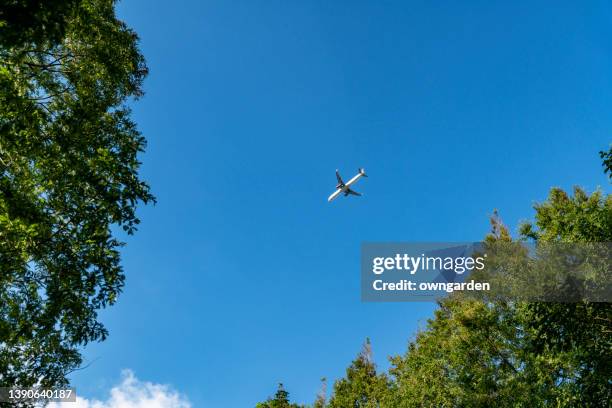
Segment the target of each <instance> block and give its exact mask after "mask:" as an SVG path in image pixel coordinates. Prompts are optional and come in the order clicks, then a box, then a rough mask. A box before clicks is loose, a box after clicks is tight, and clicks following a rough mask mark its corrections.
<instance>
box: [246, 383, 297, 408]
mask: <svg viewBox="0 0 612 408" xmlns="http://www.w3.org/2000/svg"><path fill="white" fill-rule="evenodd" d="M256 408H302V407H301V406H300V405H298V404H292V403H291V402H289V392H287V391H286V390H285V388H284V387H283V384H278V389H277V390H276V394H274V398H268V399H267V400H266V401H265V402H260V403H258V404H257V405H256Z"/></svg>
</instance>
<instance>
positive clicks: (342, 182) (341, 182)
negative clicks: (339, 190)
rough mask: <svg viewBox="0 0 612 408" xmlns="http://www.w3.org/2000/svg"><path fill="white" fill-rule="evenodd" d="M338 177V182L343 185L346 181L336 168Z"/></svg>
mask: <svg viewBox="0 0 612 408" xmlns="http://www.w3.org/2000/svg"><path fill="white" fill-rule="evenodd" d="M336 178H337V179H338V184H339V185H341V186H343V185H344V181H342V177H340V172H339V171H338V170H336Z"/></svg>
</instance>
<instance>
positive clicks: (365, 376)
mask: <svg viewBox="0 0 612 408" xmlns="http://www.w3.org/2000/svg"><path fill="white" fill-rule="evenodd" d="M389 387H390V384H389V380H388V378H387V376H386V375H385V374H377V373H376V365H375V364H374V361H373V358H372V346H371V344H370V339H366V341H365V343H364V345H363V349H362V350H361V352H360V353H359V354H358V355H357V358H356V359H355V360H353V362H352V363H351V365H350V366H349V367H348V368H347V369H346V377H345V378H341V379H339V380H338V381H336V382H335V383H334V389H333V394H332V396H331V398H330V400H329V404H328V407H329V408H349V407H352V408H366V407H368V408H370V407H371V408H374V407H382V406H391V405H389V398H390V393H389Z"/></svg>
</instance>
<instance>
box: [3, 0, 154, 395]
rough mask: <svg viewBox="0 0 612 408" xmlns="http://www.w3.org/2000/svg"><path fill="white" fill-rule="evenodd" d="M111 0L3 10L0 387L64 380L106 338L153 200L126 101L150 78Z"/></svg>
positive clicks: (12, 4)
mask: <svg viewBox="0 0 612 408" xmlns="http://www.w3.org/2000/svg"><path fill="white" fill-rule="evenodd" d="M114 8H115V2H114V1H112V0H83V1H54V0H50V1H47V0H45V1H22V0H15V1H4V2H2V7H1V8H0V38H1V39H2V40H1V41H0V383H1V385H16V384H19V385H24V386H27V385H31V384H34V383H40V384H42V385H49V386H51V385H53V386H57V385H61V384H65V383H66V374H67V373H68V372H70V370H73V369H75V368H76V367H77V366H78V365H79V364H80V362H81V358H80V355H79V352H78V347H79V346H81V345H84V344H86V343H88V342H91V341H98V340H103V339H104V338H105V337H106V335H107V331H106V330H105V328H104V327H103V325H102V324H101V323H100V322H99V321H98V319H97V311H98V310H99V309H100V308H103V307H105V306H107V305H110V304H112V303H114V302H115V300H116V299H117V295H118V294H119V293H120V291H121V289H122V286H123V283H124V274H123V271H122V269H121V265H120V254H119V248H120V247H121V245H122V242H121V241H120V240H119V239H118V238H117V237H116V236H115V235H114V234H113V227H114V226H119V227H122V228H123V229H124V230H125V231H126V232H127V233H129V234H131V233H133V232H134V231H135V229H136V226H137V224H138V223H139V220H138V217H137V216H136V206H137V204H138V203H139V202H144V203H147V202H149V201H153V200H154V198H153V196H152V195H151V193H150V192H149V187H148V186H147V185H146V184H145V183H144V182H143V181H142V180H141V179H140V178H139V174H138V170H139V166H140V163H139V161H138V158H137V156H138V153H139V152H142V151H143V149H144V148H145V139H144V138H143V136H142V135H141V134H140V133H139V132H138V130H137V129H136V126H135V124H134V122H133V121H132V120H131V118H130V110H129V109H128V107H127V106H126V103H127V102H128V101H129V100H130V98H134V97H139V96H140V95H142V88H141V87H142V81H143V79H144V77H145V76H146V73H147V68H146V65H145V61H144V58H143V56H142V55H141V53H140V51H139V49H138V37H137V35H136V34H135V33H134V32H133V31H132V30H130V29H129V28H128V27H127V26H126V25H125V24H124V23H123V22H121V21H119V20H118V19H117V18H116V16H115V9H114Z"/></svg>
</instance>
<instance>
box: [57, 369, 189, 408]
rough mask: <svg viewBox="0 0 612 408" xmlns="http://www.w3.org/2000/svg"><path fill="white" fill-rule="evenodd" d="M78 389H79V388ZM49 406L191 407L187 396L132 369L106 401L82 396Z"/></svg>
mask: <svg viewBox="0 0 612 408" xmlns="http://www.w3.org/2000/svg"><path fill="white" fill-rule="evenodd" d="M77 391H78V390H77ZM48 407H49V408H191V403H190V402H189V401H188V400H187V398H186V397H184V396H182V395H181V394H179V393H178V392H177V391H175V390H173V389H172V388H170V387H169V386H167V385H161V384H153V383H150V382H146V381H140V380H139V379H138V378H136V377H135V376H134V373H133V372H132V371H130V370H124V371H123V372H122V373H121V382H120V383H119V384H118V385H116V386H115V387H113V388H112V389H111V391H110V396H109V398H108V399H107V400H106V401H99V400H94V399H91V400H90V399H87V398H81V397H79V396H78V393H77V402H76V404H75V403H74V402H64V403H61V404H60V403H54V404H49V405H48Z"/></svg>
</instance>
